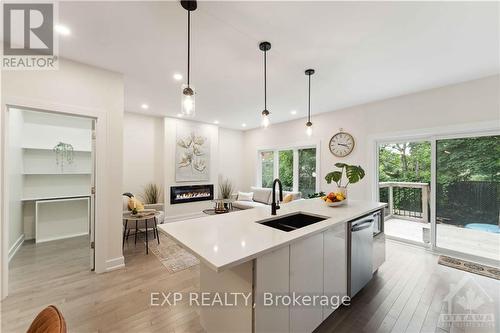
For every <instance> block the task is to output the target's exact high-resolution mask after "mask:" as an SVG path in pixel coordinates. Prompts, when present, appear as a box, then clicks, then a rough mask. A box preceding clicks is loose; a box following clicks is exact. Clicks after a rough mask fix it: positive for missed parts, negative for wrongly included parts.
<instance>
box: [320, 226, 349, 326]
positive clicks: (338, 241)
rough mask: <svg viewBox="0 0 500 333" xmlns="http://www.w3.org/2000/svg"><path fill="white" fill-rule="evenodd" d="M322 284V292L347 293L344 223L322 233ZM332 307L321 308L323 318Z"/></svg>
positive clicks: (340, 294) (330, 294) (343, 294)
mask: <svg viewBox="0 0 500 333" xmlns="http://www.w3.org/2000/svg"><path fill="white" fill-rule="evenodd" d="M323 246H324V251H323V253H324V257H323V286H324V290H323V292H324V294H325V295H327V296H329V297H331V296H339V298H340V301H341V300H342V296H345V295H347V248H346V224H340V225H336V226H334V227H333V228H331V229H329V230H327V231H325V232H324V233H323ZM333 311H334V309H332V307H331V306H325V307H324V308H323V320H324V319H326V317H328V316H329V315H330V314H331V313H332V312H333Z"/></svg>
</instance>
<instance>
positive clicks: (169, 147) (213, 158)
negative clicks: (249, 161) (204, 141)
mask: <svg viewBox="0 0 500 333" xmlns="http://www.w3.org/2000/svg"><path fill="white" fill-rule="evenodd" d="M191 125H194V126H197V127H199V128H201V129H202V130H203V131H204V132H206V133H208V135H209V140H210V165H209V173H210V175H209V180H208V181H199V182H176V181H175V146H176V133H177V126H191ZM164 138H165V146H164V149H165V150H164V152H165V155H164V170H165V178H164V179H165V190H164V193H165V211H166V217H167V219H169V218H179V217H182V216H189V215H196V214H200V213H201V211H202V210H203V209H206V208H211V207H213V204H212V203H211V202H210V201H198V202H189V203H181V204H175V205H171V204H170V187H171V186H185V185H198V184H213V185H214V191H215V194H216V193H217V187H218V174H219V173H218V162H219V128H218V127H217V126H215V125H209V124H203V123H197V122H192V121H189V120H183V119H175V118H165V137H164Z"/></svg>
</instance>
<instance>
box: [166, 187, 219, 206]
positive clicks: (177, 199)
mask: <svg viewBox="0 0 500 333" xmlns="http://www.w3.org/2000/svg"><path fill="white" fill-rule="evenodd" d="M213 198H214V186H213V185H212V184H209V185H189V186H171V187H170V204H171V205H174V204H179V203H186V202H193V201H205V200H213Z"/></svg>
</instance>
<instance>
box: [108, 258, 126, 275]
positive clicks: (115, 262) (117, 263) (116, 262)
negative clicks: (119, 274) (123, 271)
mask: <svg viewBox="0 0 500 333" xmlns="http://www.w3.org/2000/svg"><path fill="white" fill-rule="evenodd" d="M123 267H125V258H124V257H123V256H121V257H118V258H113V259H110V260H106V272H111V271H114V270H117V269H120V268H123Z"/></svg>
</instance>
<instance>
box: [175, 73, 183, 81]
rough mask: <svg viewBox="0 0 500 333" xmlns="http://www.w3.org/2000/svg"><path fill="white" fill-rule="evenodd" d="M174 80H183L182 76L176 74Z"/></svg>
mask: <svg viewBox="0 0 500 333" xmlns="http://www.w3.org/2000/svg"><path fill="white" fill-rule="evenodd" d="M174 80H176V81H180V80H182V75H181V74H179V73H175V74H174Z"/></svg>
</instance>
